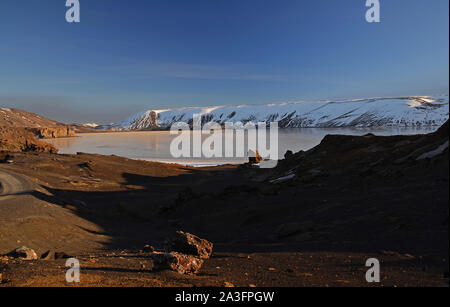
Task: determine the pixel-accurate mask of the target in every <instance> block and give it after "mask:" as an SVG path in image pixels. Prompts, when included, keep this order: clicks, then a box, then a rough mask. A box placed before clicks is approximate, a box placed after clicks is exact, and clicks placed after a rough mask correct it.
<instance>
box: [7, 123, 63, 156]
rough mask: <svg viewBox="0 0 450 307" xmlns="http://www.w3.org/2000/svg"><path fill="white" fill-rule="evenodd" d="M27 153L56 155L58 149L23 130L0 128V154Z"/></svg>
mask: <svg viewBox="0 0 450 307" xmlns="http://www.w3.org/2000/svg"><path fill="white" fill-rule="evenodd" d="M27 151H34V152H49V153H57V152H58V149H57V148H56V147H55V146H53V145H51V144H48V143H46V142H43V141H40V140H38V139H37V138H36V136H35V134H34V133H33V132H31V131H28V130H26V129H24V128H7V127H0V152H27Z"/></svg>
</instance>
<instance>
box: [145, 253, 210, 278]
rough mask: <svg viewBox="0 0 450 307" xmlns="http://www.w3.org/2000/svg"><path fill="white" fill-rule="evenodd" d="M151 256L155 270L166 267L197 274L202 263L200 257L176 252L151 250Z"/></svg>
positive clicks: (181, 272) (183, 272) (184, 272)
mask: <svg viewBox="0 0 450 307" xmlns="http://www.w3.org/2000/svg"><path fill="white" fill-rule="evenodd" d="M151 258H152V259H153V266H154V267H153V268H154V270H157V271H159V270H167V269H168V270H172V271H175V272H178V273H180V274H197V273H198V272H199V271H200V269H201V267H202V265H203V260H202V259H200V258H197V257H195V256H192V255H184V254H180V253H177V252H171V253H164V252H153V253H152V255H151Z"/></svg>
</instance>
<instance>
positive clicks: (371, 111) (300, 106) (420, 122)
mask: <svg viewBox="0 0 450 307" xmlns="http://www.w3.org/2000/svg"><path fill="white" fill-rule="evenodd" d="M194 114H201V115H202V121H203V122H204V123H205V122H209V121H214V122H217V123H219V124H224V123H225V122H232V123H235V122H242V123H244V124H245V123H247V122H253V123H259V122H265V123H270V122H278V125H279V127H280V128H299V127H305V128H306V127H308V128H310V127H311V128H313V127H314V128H330V127H421V126H440V125H443V124H444V123H445V122H446V121H447V120H448V118H449V98H448V96H433V97H431V96H411V97H391V98H368V99H351V100H334V101H299V102H286V103H271V104H263V105H237V106H212V107H198V108H195V107H187V108H173V109H163V110H147V111H144V112H140V113H137V114H135V115H133V116H130V117H128V118H126V119H125V120H123V121H121V122H118V123H115V124H111V125H103V126H98V127H97V128H98V129H113V130H154V129H169V128H170V127H171V125H172V124H174V123H175V122H180V121H182V122H186V123H192V118H193V115H194Z"/></svg>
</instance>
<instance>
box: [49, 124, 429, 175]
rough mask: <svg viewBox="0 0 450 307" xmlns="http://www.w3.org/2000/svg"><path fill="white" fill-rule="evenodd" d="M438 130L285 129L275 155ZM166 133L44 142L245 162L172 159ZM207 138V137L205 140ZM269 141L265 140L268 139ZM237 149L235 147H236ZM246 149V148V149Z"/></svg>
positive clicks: (157, 157) (156, 156) (73, 148)
mask: <svg viewBox="0 0 450 307" xmlns="http://www.w3.org/2000/svg"><path fill="white" fill-rule="evenodd" d="M437 129H438V127H423V128H385V129H368V128H361V129H359V128H287V129H279V130H278V149H279V150H278V154H279V157H280V158H282V157H283V156H284V154H285V152H286V151H287V150H292V151H293V152H298V151H300V150H308V149H310V148H312V147H314V146H316V145H318V144H319V143H320V141H321V140H322V139H323V137H324V136H325V135H327V134H347V135H364V134H367V133H374V134H375V135H398V134H402V135H404V134H422V133H430V132H433V131H435V130H437ZM175 137H176V136H175V135H171V134H170V132H169V131H139V132H109V133H86V134H78V137H74V138H60V139H51V140H46V141H47V142H49V143H51V144H54V145H56V146H57V147H58V148H59V153H63V154H76V153H77V152H84V153H96V154H102V155H116V156H122V157H127V158H131V159H142V160H148V161H158V162H167V163H180V164H186V165H195V166H207V165H217V164H226V163H243V162H246V161H247V159H246V158H210V159H208V158H184V157H183V158H173V157H172V155H171V153H170V144H171V142H172V140H173V139H174V138H175ZM206 137H208V136H207V135H206V136H204V138H206ZM267 137H268V136H267ZM235 146H236V145H235ZM245 146H247V145H245Z"/></svg>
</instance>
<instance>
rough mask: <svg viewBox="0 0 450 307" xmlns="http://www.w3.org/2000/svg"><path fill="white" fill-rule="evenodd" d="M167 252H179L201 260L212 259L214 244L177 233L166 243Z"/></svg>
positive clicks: (186, 234) (181, 232)
mask: <svg viewBox="0 0 450 307" xmlns="http://www.w3.org/2000/svg"><path fill="white" fill-rule="evenodd" d="M164 247H165V250H166V251H167V252H178V253H183V254H188V255H193V256H196V257H199V258H201V259H208V258H209V257H211V254H212V250H213V244H212V243H211V242H209V241H208V240H205V239H201V238H199V237H197V236H195V235H192V234H190V233H185V232H183V231H177V232H176V233H175V235H174V236H172V237H171V238H169V239H167V240H166V242H165V245H164Z"/></svg>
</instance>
